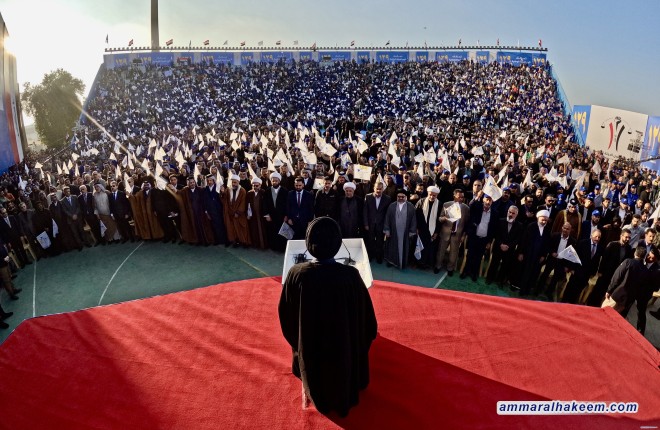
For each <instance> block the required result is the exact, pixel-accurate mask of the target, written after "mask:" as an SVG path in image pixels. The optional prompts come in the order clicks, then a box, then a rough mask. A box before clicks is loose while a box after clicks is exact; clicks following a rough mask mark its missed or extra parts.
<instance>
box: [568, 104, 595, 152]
mask: <svg viewBox="0 0 660 430" xmlns="http://www.w3.org/2000/svg"><path fill="white" fill-rule="evenodd" d="M590 115H591V105H587V106H573V112H572V114H571V123H572V124H573V128H574V129H575V133H576V134H577V136H578V141H579V142H580V143H581V144H583V145H584V144H585V142H586V141H587V133H589V116H590Z"/></svg>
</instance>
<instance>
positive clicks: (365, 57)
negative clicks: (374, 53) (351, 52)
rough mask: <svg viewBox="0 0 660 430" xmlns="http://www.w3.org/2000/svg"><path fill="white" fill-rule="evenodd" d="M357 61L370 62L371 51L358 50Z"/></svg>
mask: <svg viewBox="0 0 660 430" xmlns="http://www.w3.org/2000/svg"><path fill="white" fill-rule="evenodd" d="M357 62H358V63H369V62H371V53H370V52H369V51H358V52H357Z"/></svg>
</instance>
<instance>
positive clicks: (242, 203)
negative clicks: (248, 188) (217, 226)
mask: <svg viewBox="0 0 660 430" xmlns="http://www.w3.org/2000/svg"><path fill="white" fill-rule="evenodd" d="M230 180H231V187H230V188H228V189H227V190H226V191H225V192H224V193H223V204H224V207H225V222H226V223H227V241H228V242H227V243H233V244H234V247H238V246H240V245H243V246H245V247H247V246H250V232H249V230H248V224H247V193H246V192H245V189H244V188H243V187H241V186H240V184H239V182H240V178H239V176H238V175H232V176H231V179H230Z"/></svg>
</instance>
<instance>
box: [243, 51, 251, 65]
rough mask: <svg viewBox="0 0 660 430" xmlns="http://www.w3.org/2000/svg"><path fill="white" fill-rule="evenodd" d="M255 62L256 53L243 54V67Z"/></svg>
mask: <svg viewBox="0 0 660 430" xmlns="http://www.w3.org/2000/svg"><path fill="white" fill-rule="evenodd" d="M253 61H254V52H241V65H242V66H245V65H246V64H249V63H251V62H253Z"/></svg>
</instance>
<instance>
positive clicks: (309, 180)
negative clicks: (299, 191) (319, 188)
mask: <svg viewBox="0 0 660 430" xmlns="http://www.w3.org/2000/svg"><path fill="white" fill-rule="evenodd" d="M300 175H301V177H302V178H303V188H304V189H305V190H306V191H309V192H310V193H311V192H313V190H314V178H313V177H312V175H311V173H310V170H309V169H307V168H305V169H302V170H301V171H300Z"/></svg>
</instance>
